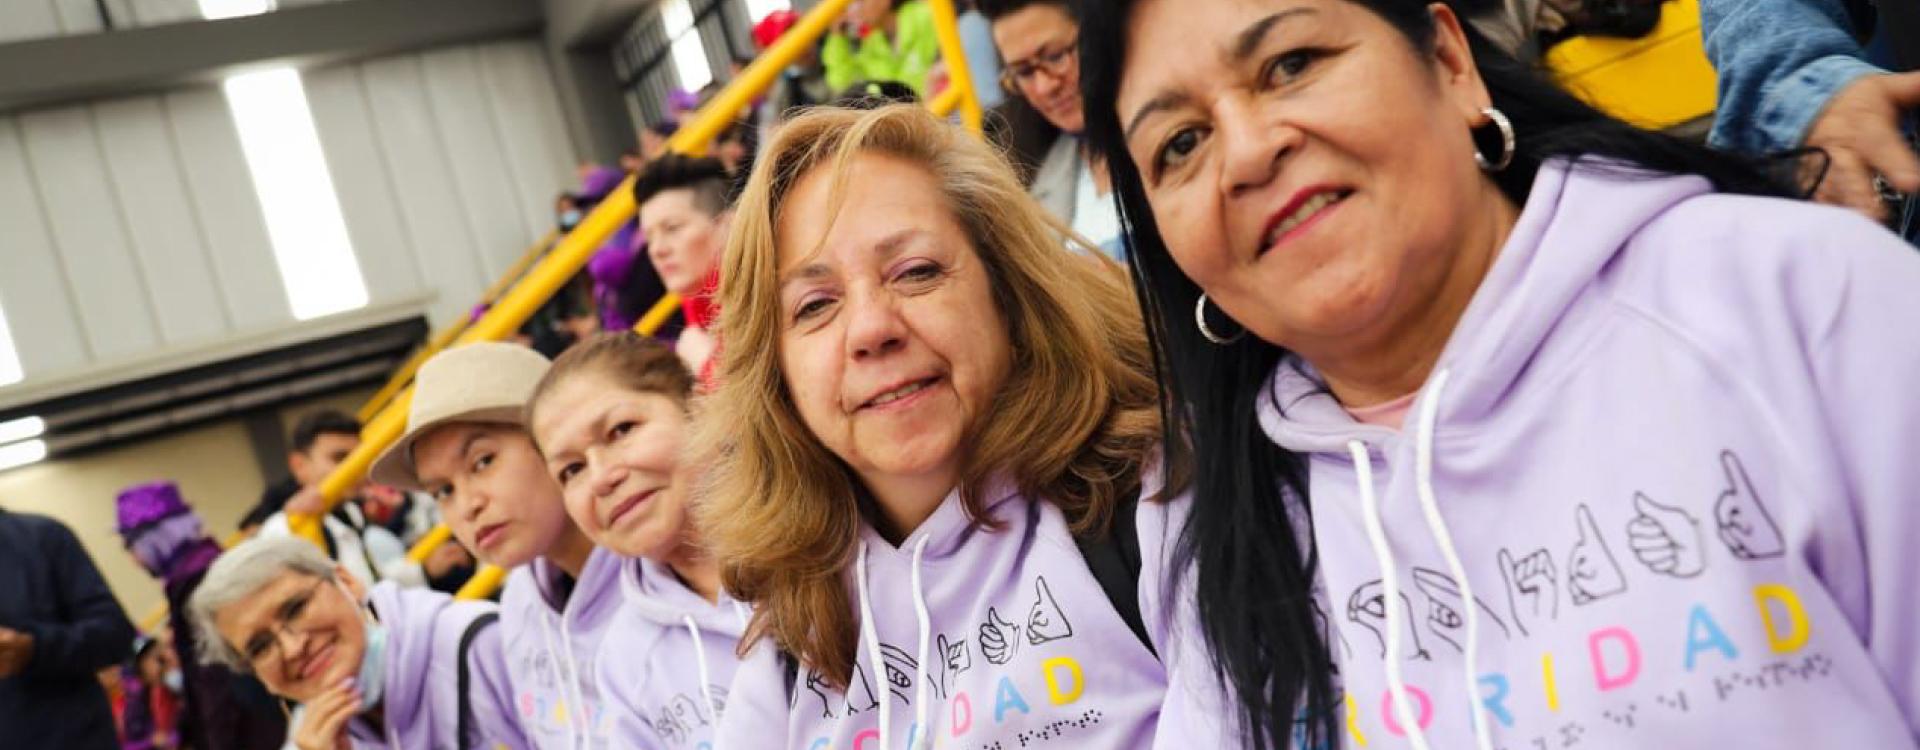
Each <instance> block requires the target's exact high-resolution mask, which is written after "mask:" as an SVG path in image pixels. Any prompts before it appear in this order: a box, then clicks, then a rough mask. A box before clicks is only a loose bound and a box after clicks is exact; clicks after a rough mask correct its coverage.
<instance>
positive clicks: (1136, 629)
mask: <svg viewBox="0 0 1920 750" xmlns="http://www.w3.org/2000/svg"><path fill="white" fill-rule="evenodd" d="M1139 507H1140V499H1139V498H1138V497H1134V496H1132V495H1128V496H1126V497H1122V498H1120V500H1119V502H1116V503H1114V506H1113V519H1112V521H1111V522H1109V523H1108V524H1107V533H1106V534H1104V535H1100V536H1096V537H1091V538H1088V537H1081V536H1078V535H1076V536H1074V538H1073V542H1074V544H1075V545H1078V546H1079V547H1080V555H1081V556H1082V557H1085V558H1086V559H1087V570H1088V571H1089V572H1092V573H1093V580H1095V581H1098V582H1099V583H1100V591H1101V592H1102V593H1105V594H1106V595H1107V602H1108V603H1109V604H1112V605H1113V611H1114V612H1117V613H1119V614H1120V619H1121V621H1123V622H1125V623H1126V624H1127V629H1128V630H1132V631H1133V635H1134V637H1136V638H1139V639H1140V645H1142V646H1146V647H1147V653H1150V654H1153V655H1154V658H1159V656H1160V652H1159V651H1158V650H1156V649H1154V647H1153V639H1152V638H1150V637H1148V635H1147V622H1146V619H1145V618H1144V617H1142V616H1141V614H1140V531H1139V521H1138V519H1136V518H1135V517H1134V514H1135V513H1136V511H1137V510H1138V509H1139Z"/></svg>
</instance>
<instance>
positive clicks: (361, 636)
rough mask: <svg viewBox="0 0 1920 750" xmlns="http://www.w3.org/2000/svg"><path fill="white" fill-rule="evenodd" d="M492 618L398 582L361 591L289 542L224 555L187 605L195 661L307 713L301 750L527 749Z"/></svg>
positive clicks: (301, 724) (309, 550) (250, 545)
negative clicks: (248, 677)
mask: <svg viewBox="0 0 1920 750" xmlns="http://www.w3.org/2000/svg"><path fill="white" fill-rule="evenodd" d="M494 610H495V607H494V605H492V604H489V603H483V602H456V601H454V600H453V599H452V598H451V597H449V596H447V595H446V594H442V593H438V592H434V591H428V590H424V589H402V588H400V587H398V586H396V585H395V584H393V583H382V584H378V585H375V586H373V587H372V588H371V589H369V588H367V586H366V584H364V583H362V582H361V581H360V580H359V579H357V578H355V577H354V576H353V575H352V574H350V573H348V572H347V571H346V570H345V569H344V568H341V567H340V566H339V565H338V564H336V563H334V562H333V561H331V560H328V559H327V558H326V557H325V556H324V555H322V554H321V553H320V551H319V550H318V549H315V548H314V547H313V545H311V544H308V543H307V542H305V541H303V540H300V539H296V538H291V537H274V538H259V539H254V540H251V541H248V542H246V543H244V544H241V545H239V546H237V547H234V548H233V549H231V550H228V551H227V552H226V553H225V554H222V555H221V556H220V559H218V560H216V561H214V563H213V567H211V568H209V569H208V571H207V575H206V578H205V580H203V581H202V582H201V584H200V589H199V590H198V591H195V592H194V594H193V597H192V599H190V600H189V601H188V618H189V619H190V620H191V621H192V623H193V628H194V630H195V631H196V632H197V633H198V634H199V635H200V636H201V637H200V638H199V641H200V644H201V653H200V658H201V660H202V661H205V662H207V663H212V664H221V665H224V666H227V667H229V668H231V669H233V670H235V671H237V672H242V673H250V674H252V675H254V676H255V677H258V678H259V679H260V681H261V682H262V683H263V684H265V685H266V686H267V689H268V690H269V691H272V692H273V694H275V695H278V696H280V697H282V698H285V699H288V700H291V701H295V702H298V703H300V704H301V705H302V707H303V708H304V711H303V715H302V716H301V717H299V719H298V721H297V722H296V723H295V727H294V730H293V737H292V740H293V744H294V745H295V746H296V747H298V748H300V750H338V749H339V748H346V747H349V746H351V747H384V748H403V747H404V748H418V747H431V748H455V749H456V750H458V749H462V748H469V747H487V748H494V747H511V748H522V747H527V742H526V740H525V738H524V737H523V736H522V733H521V730H520V727H519V726H518V725H517V724H515V723H514V722H513V719H512V717H513V715H514V714H513V712H512V711H511V710H510V708H511V705H512V694H511V692H510V690H509V688H508V685H507V675H506V664H505V662H504V659H503V658H502V655H501V650H500V636H499V631H498V629H496V628H491V627H488V626H489V625H490V624H492V623H493V622H494V620H495V619H496V615H495V612H494Z"/></svg>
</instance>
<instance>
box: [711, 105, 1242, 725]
mask: <svg viewBox="0 0 1920 750" xmlns="http://www.w3.org/2000/svg"><path fill="white" fill-rule="evenodd" d="M736 210H737V211H738V215H737V218H736V220H735V221H736V224H735V225H734V228H733V231H734V235H733V237H732V238H731V239H730V240H729V242H728V245H727V257H726V273H727V274H728V278H727V284H726V285H724V286H722V287H721V294H722V304H723V305H724V306H725V308H726V310H727V314H726V315H725V316H724V317H723V318H722V321H723V324H724V326H725V329H724V337H725V340H726V342H727V347H726V349H725V352H724V354H723V360H724V365H723V367H722V368H721V373H720V376H719V378H718V381H719V386H718V391H716V392H715V393H714V394H713V395H711V396H709V397H707V399H706V400H705V401H703V402H702V404H701V409H702V412H701V414H700V415H699V417H698V418H697V419H696V420H694V430H695V433H696V435H697V436H698V437H696V439H695V442H694V448H693V451H692V454H693V455H694V456H697V457H699V459H698V460H700V461H701V462H702V464H703V470H704V471H705V475H704V478H703V481H704V482H705V485H704V486H703V488H702V491H701V494H700V502H699V503H698V504H697V506H696V513H697V514H698V520H699V522H700V524H699V528H700V530H701V534H702V538H703V539H704V540H705V542H706V543H707V545H708V547H709V548H710V549H711V550H712V551H713V554H714V555H715V556H716V557H717V558H718V559H719V560H720V563H721V570H722V573H723V581H724V583H725V587H726V590H727V591H728V592H729V593H730V594H732V595H734V596H737V597H739V598H740V599H741V600H742V601H746V602H751V603H752V604H753V605H754V613H753V616H752V622H751V624H750V626H749V627H748V630H747V635H746V640H745V643H746V644H747V648H751V649H752V651H751V652H750V653H748V654H747V656H746V657H745V658H746V660H745V661H744V662H743V663H742V664H741V665H740V667H739V672H738V673H737V674H736V675H735V677H734V682H733V685H732V687H731V688H730V689H729V691H728V695H727V705H726V712H725V713H724V714H723V716H722V719H721V727H720V733H719V739H718V740H717V742H716V745H717V746H719V747H727V748H747V747H753V748H759V747H785V748H803V747H825V746H831V747H858V746H860V745H863V744H869V740H877V744H874V745H871V746H874V747H888V748H899V747H927V746H929V745H932V744H941V745H946V746H955V747H958V746H965V747H1002V746H1003V747H1007V748H1013V747H1018V746H1019V744H1020V743H1021V742H1028V741H1031V739H1032V738H1034V737H1036V736H1038V737H1046V738H1049V739H1050V740H1053V741H1055V742H1056V743H1057V745H1058V746H1060V747H1087V748H1144V747H1150V746H1153V743H1154V739H1155V737H1156V726H1157V723H1158V718H1157V717H1158V715H1159V714H1160V711H1161V706H1162V703H1163V701H1164V700H1165V699H1166V698H1167V697H1168V696H1167V684H1168V682H1167V681H1168V675H1167V673H1166V671H1165V669H1164V668H1163V666H1162V665H1161V663H1160V662H1159V660H1158V659H1156V658H1155V656H1154V654H1155V651H1156V650H1159V649H1164V648H1165V647H1166V643H1165V642H1163V641H1159V640H1158V639H1157V636H1156V635H1155V634H1156V633H1159V632H1163V631H1162V630H1161V625H1162V624H1163V623H1162V621H1161V620H1160V618H1159V617H1157V616H1156V615H1155V614H1154V612H1155V610H1154V608H1153V607H1154V605H1153V604H1152V603H1153V602H1157V597H1154V596H1153V594H1154V590H1155V584H1154V583H1153V581H1155V580H1157V579H1158V578H1159V577H1160V576H1159V569H1160V567H1161V562H1160V560H1159V559H1158V557H1157V555H1156V554H1155V553H1154V552H1153V551H1152V550H1153V547H1152V546H1150V543H1149V542H1150V540H1158V539H1160V538H1162V536H1163V531H1164V530H1163V529H1162V528H1161V527H1160V526H1159V525H1158V524H1157V523H1156V522H1154V521H1153V520H1152V519H1156V518H1159V517H1161V516H1164V515H1165V512H1166V508H1167V507H1168V506H1169V505H1171V504H1172V503H1162V502H1158V500H1159V499H1161V498H1162V493H1161V491H1160V489H1159V487H1158V485H1157V484H1155V482H1154V481H1153V480H1152V479H1150V478H1149V477H1150V476H1157V474H1156V473H1155V472H1154V471H1153V469H1152V468H1151V466H1152V464H1154V463H1155V461H1156V459H1155V456H1157V455H1158V454H1159V452H1160V450H1159V447H1158V440H1159V412H1158V406H1157V394H1158V389H1157V388H1156V385H1155V383H1154V379H1153V370H1154V366H1153V364H1152V360H1151V359H1150V358H1149V357H1148V356H1147V342H1146V336H1145V333H1144V331H1143V330H1141V329H1140V327H1139V320H1140V319H1139V312H1138V308H1137V307H1136V306H1135V305H1134V300H1133V295H1132V292H1131V291H1130V290H1129V288H1128V285H1127V283H1126V279H1125V278H1124V275H1123V274H1122V272H1121V269H1120V268H1119V267H1118V266H1117V265H1116V264H1114V263H1113V262H1112V261H1110V260H1107V259H1105V258H1091V259H1090V258H1084V257H1080V256H1077V255H1073V254H1070V253H1066V252H1063V251H1062V250H1061V249H1060V245H1061V242H1062V237H1061V236H1060V233H1059V232H1058V231H1057V229H1056V228H1055V226H1054V224H1053V223H1052V222H1049V221H1048V220H1047V217H1046V213H1045V210H1044V209H1042V208H1041V207H1040V206H1039V205H1038V204H1037V203H1035V202H1034V201H1033V199H1032V198H1030V197H1029V196H1028V195H1027V194H1026V193H1025V191H1024V190H1023V189H1022V188H1021V186H1020V184H1019V182H1018V180H1017V179H1016V178H1015V176H1014V175H1013V173H1012V172H1011V170H1010V169H1009V168H1008V167H1007V165H1006V164H1005V162H1004V161H1002V160H1001V157H1000V156H999V154H998V153H997V152H996V151H995V150H994V149H993V148H992V147H991V146H989V145H987V144H986V143H984V142H982V141H980V140H978V139H975V138H973V137H972V136H970V135H968V134H966V133H965V131H963V130H961V129H959V128H955V127H952V126H950V125H948V124H947V123H945V122H942V121H940V120H938V119H936V118H935V117H934V116H933V115H932V114H931V113H929V112H927V111H926V109H925V108H924V107H919V106H916V105H889V106H885V107H881V108H878V109H874V110H870V111H860V110H849V109H821V110H815V111H813V112H810V113H808V114H806V115H803V116H801V117H799V118H795V119H794V120H793V121H792V122H790V123H788V124H787V125H786V126H785V127H783V128H782V129H781V131H780V133H779V134H778V135H776V136H775V138H774V142H773V143H772V144H771V145H770V146H769V147H768V151H767V154H766V155H765V156H763V157H762V163H761V164H760V165H759V167H758V168H757V169H756V171H755V174H754V179H753V181H752V183H751V184H750V185H749V186H748V188H747V192H746V194H745V195H744V196H742V198H741V201H740V206H739V208H738V209H736ZM709 461H711V462H713V463H707V462H709ZM1156 543H1157V542H1156ZM1083 545H1084V546H1083ZM1090 549H1104V550H1107V551H1112V552H1116V553H1117V552H1119V550H1122V549H1132V550H1133V553H1134V555H1135V558H1134V559H1136V560H1140V561H1142V564H1141V565H1139V566H1138V567H1136V568H1134V569H1133V571H1132V573H1131V574H1129V573H1128V572H1127V571H1126V570H1125V564H1124V563H1121V562H1117V561H1116V563H1115V564H1116V565H1117V566H1119V570H1115V571H1113V572H1114V573H1115V574H1114V575H1112V576H1106V575H1105V574H1103V573H1102V572H1100V571H1098V570H1096V568H1095V567H1094V566H1095V565H1096V563H1095V562H1094V561H1095V560H1096V559H1110V558H1106V557H1105V556H1100V555H1096V554H1095V553H1093V552H1089V551H1088V550H1090ZM1149 560H1150V561H1151V562H1147V561H1149ZM1130 575H1131V577H1132V579H1133V580H1125V579H1127V578H1128V577H1129V576H1130ZM1129 612H1131V613H1133V614H1132V615H1129V614H1128V613H1129ZM1049 686H1051V687H1049ZM936 738H937V741H936ZM1178 739H1184V738H1178ZM1166 741H1167V742H1168V743H1169V744H1167V745H1165V746H1169V747H1172V746H1183V747H1184V746H1187V745H1185V744H1184V743H1181V744H1178V745H1175V744H1172V743H1173V742H1174V741H1175V738H1166ZM1193 746H1194V747H1214V746H1212V745H1193Z"/></svg>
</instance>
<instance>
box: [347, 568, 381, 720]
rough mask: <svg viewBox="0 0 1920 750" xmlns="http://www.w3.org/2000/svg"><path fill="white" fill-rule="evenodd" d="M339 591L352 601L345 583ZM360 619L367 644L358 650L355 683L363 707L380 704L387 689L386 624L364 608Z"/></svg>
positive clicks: (352, 597) (351, 595)
mask: <svg viewBox="0 0 1920 750" xmlns="http://www.w3.org/2000/svg"><path fill="white" fill-rule="evenodd" d="M340 591H341V593H344V594H346V595H347V600H348V601H354V596H353V593H352V592H350V591H348V590H347V587H346V585H345V584H342V585H341V586H340ZM360 620H361V622H364V623H366V630H367V645H366V648H364V649H362V650H361V652H360V674H359V676H358V677H357V678H356V679H357V682H356V683H355V684H356V685H358V686H359V688H360V696H361V698H362V701H361V704H360V705H361V707H362V708H363V709H365V708H372V707H374V706H377V705H380V699H381V697H382V696H384V695H385V693H386V691H387V680H386V674H387V626H385V625H382V624H380V621H379V620H375V619H373V617H372V616H371V615H369V614H368V613H367V611H366V609H365V608H362V609H361V610H360Z"/></svg>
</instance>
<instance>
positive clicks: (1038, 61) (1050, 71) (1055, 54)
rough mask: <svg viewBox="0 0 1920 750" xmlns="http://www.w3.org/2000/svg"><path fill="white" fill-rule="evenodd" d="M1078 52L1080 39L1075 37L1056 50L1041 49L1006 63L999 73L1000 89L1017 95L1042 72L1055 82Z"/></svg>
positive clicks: (1063, 75)
mask: <svg viewBox="0 0 1920 750" xmlns="http://www.w3.org/2000/svg"><path fill="white" fill-rule="evenodd" d="M1079 50H1080V38H1079V37H1077V36H1076V37H1074V38H1072V39H1069V40H1067V43H1066V44H1062V45H1060V46H1059V47H1058V48H1055V49H1042V50H1040V51H1039V52H1035V53H1034V54H1033V56H1032V57H1029V58H1027V59H1025V60H1019V61H1015V62H1011V63H1007V67H1006V68H1004V69H1002V70H1001V71H1000V88H1003V89H1006V90H1007V93H1009V94H1014V95H1018V94H1019V93H1020V90H1021V88H1022V87H1026V86H1032V85H1033V81H1034V76H1037V75H1040V74H1041V73H1042V72H1045V73H1046V74H1047V75H1049V76H1052V77H1053V78H1054V79H1056V80H1057V79H1060V78H1063V77H1065V76H1066V74H1067V65H1068V64H1069V63H1071V62H1073V61H1074V59H1075V58H1076V57H1078V55H1079Z"/></svg>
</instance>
